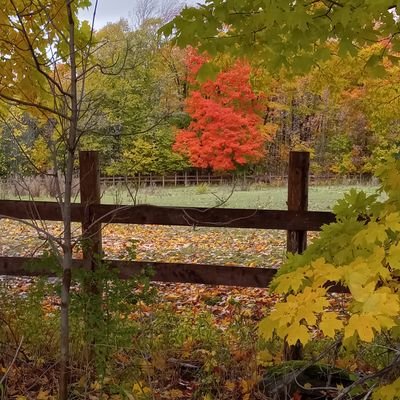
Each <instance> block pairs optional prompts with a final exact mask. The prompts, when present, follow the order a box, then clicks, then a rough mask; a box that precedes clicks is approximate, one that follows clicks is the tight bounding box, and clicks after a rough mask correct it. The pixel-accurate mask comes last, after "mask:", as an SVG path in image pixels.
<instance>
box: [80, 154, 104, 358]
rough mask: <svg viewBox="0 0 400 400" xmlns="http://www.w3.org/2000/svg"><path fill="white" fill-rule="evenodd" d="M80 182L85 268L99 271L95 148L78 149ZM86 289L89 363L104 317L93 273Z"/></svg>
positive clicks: (98, 191) (98, 183)
mask: <svg viewBox="0 0 400 400" xmlns="http://www.w3.org/2000/svg"><path fill="white" fill-rule="evenodd" d="M79 185H80V195H81V204H82V205H83V207H84V208H83V215H82V217H83V219H82V255H83V267H84V268H85V270H87V271H92V272H94V271H96V268H97V266H98V262H99V261H100V260H101V257H102V239H101V223H99V222H96V221H95V218H96V217H95V215H94V212H93V208H92V206H93V205H95V204H100V168H99V153H98V152H95V151H81V152H79ZM83 289H84V291H85V292H86V294H87V296H88V299H87V302H86V305H85V309H84V318H85V324H86V346H87V347H86V353H85V356H86V358H87V362H88V364H91V363H92V362H93V360H94V358H95V351H94V346H95V344H96V340H95V338H94V336H93V334H94V332H97V331H98V327H97V321H98V320H99V318H101V315H102V308H101V301H100V300H99V299H100V298H101V288H100V287H99V285H98V283H97V281H96V278H95V276H94V275H92V274H89V275H88V276H87V277H85V278H84V281H83Z"/></svg>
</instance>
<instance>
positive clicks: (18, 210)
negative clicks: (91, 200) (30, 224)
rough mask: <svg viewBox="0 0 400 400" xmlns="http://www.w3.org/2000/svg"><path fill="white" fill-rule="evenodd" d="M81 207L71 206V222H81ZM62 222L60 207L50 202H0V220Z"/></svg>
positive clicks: (77, 205) (78, 205)
mask: <svg viewBox="0 0 400 400" xmlns="http://www.w3.org/2000/svg"><path fill="white" fill-rule="evenodd" d="M82 210H83V208H82V206H81V205H80V204H77V203H74V204H72V221H73V222H80V221H81V220H82ZM2 217H10V218H19V219H26V220H27V219H29V220H46V221H62V214H61V208H60V205H59V204H58V203H56V202H51V201H35V202H33V201H23V200H0V218H2Z"/></svg>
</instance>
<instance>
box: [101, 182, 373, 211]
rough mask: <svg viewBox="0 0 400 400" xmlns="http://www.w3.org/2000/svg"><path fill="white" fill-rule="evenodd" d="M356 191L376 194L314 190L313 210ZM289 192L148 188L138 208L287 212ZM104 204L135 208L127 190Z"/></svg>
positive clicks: (107, 196)
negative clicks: (125, 205) (173, 207)
mask: <svg viewBox="0 0 400 400" xmlns="http://www.w3.org/2000/svg"><path fill="white" fill-rule="evenodd" d="M351 188H356V189H359V190H364V191H366V192H367V193H373V192H374V190H375V189H376V187H374V186H311V187H310V188H309V210H315V211H323V210H331V209H332V206H333V205H334V203H335V202H336V200H338V199H339V198H341V197H343V194H344V193H345V192H347V191H348V190H350V189H351ZM286 199H287V188H286V187H273V186H264V187H260V188H254V187H250V188H249V189H248V190H240V189H239V188H235V189H234V190H232V187H227V186H225V187H224V186H207V185H200V186H190V187H172V188H160V187H148V188H141V189H140V190H139V191H138V192H137V196H136V202H137V204H153V205H158V206H181V207H183V206H186V207H214V206H216V205H219V204H221V202H223V205H222V206H223V207H229V208H260V209H276V210H284V209H286ZM102 202H103V203H117V204H132V203H133V199H132V196H130V195H129V193H128V192H127V190H126V189H124V188H123V187H121V188H118V187H117V188H115V187H114V188H109V189H107V190H106V191H105V192H104V193H103V197H102Z"/></svg>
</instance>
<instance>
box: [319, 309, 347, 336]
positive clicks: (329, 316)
mask: <svg viewBox="0 0 400 400" xmlns="http://www.w3.org/2000/svg"><path fill="white" fill-rule="evenodd" d="M319 328H320V329H321V331H322V332H323V334H324V335H325V336H328V337H330V338H334V337H335V333H336V331H338V330H341V329H342V328H343V322H342V321H341V320H340V319H337V315H336V313H333V312H326V313H324V314H323V315H322V319H321V322H320V324H319Z"/></svg>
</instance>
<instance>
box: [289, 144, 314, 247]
mask: <svg viewBox="0 0 400 400" xmlns="http://www.w3.org/2000/svg"><path fill="white" fill-rule="evenodd" d="M309 169H310V153H308V152H306V151H291V152H290V154H289V177H288V200H287V206H288V210H289V211H307V209H308V173H309ZM306 247H307V231H288V233H287V251H288V252H291V253H300V254H301V253H303V251H304V250H305V249H306Z"/></svg>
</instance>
